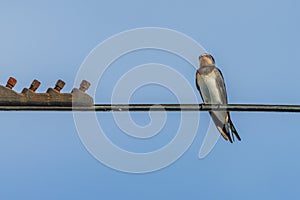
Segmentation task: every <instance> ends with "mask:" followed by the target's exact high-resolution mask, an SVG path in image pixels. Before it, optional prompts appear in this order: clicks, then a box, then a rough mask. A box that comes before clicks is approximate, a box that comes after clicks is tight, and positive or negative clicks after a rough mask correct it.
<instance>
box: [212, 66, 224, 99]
mask: <svg viewBox="0 0 300 200" xmlns="http://www.w3.org/2000/svg"><path fill="white" fill-rule="evenodd" d="M214 71H215V74H216V84H217V86H218V89H219V91H220V92H219V93H220V95H221V99H222V101H223V102H222V103H224V104H227V93H226V87H225V82H224V78H223V75H222V72H221V71H220V70H219V69H218V68H215V69H214Z"/></svg>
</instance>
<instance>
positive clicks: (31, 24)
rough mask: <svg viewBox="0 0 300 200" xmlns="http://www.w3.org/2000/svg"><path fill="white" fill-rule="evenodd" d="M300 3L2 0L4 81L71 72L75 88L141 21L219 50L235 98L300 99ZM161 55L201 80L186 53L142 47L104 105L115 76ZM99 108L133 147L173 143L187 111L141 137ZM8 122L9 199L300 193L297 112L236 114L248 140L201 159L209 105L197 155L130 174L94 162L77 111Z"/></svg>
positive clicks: (4, 173)
mask: <svg viewBox="0 0 300 200" xmlns="http://www.w3.org/2000/svg"><path fill="white" fill-rule="evenodd" d="M299 8H300V3H299V1H296V0H287V1H284V2H283V1H271V0H265V1H259V0H253V1H248V2H242V1H238V0H235V1H233V0H229V1H220V0H219V1H202V0H200V1H176V0H173V1H158V0H152V1H148V2H142V1H119V2H118V1H109V2H100V1H30V0H29V1H26V2H25V1H23V2H22V1H19V2H18V1H1V3H0V27H1V28H0V30H1V32H0V58H1V59H0V69H1V73H0V82H1V84H5V83H6V80H7V79H8V78H9V76H14V77H16V78H17V80H18V84H17V85H16V87H15V90H16V91H21V90H22V89H23V88H24V87H28V86H29V84H30V83H31V81H32V80H33V79H35V78H37V79H39V80H40V81H41V82H42V85H41V86H40V88H39V92H43V91H45V90H46V89H47V88H48V87H52V86H53V85H54V84H55V82H56V80H57V79H59V78H61V79H63V80H64V81H65V82H66V83H67V84H66V86H65V88H64V90H63V91H65V92H68V91H71V89H72V87H73V83H74V80H75V77H76V74H77V71H78V69H79V67H80V65H81V63H82V62H83V60H84V58H85V57H86V56H87V55H88V54H89V52H90V51H91V50H92V49H93V48H94V47H95V46H96V45H98V44H99V43H100V42H102V41H104V40H105V39H107V38H108V37H110V36H112V35H114V34H117V33H119V32H121V31H125V30H128V29H132V28H139V27H164V28H170V29H174V30H177V31H180V32H182V33H184V34H186V35H188V36H190V37H192V38H193V39H195V40H196V41H197V42H198V43H200V44H201V45H202V46H203V47H204V48H205V49H206V50H207V51H209V52H210V53H212V54H213V55H214V57H215V59H216V63H217V65H218V67H219V68H220V69H221V70H222V73H223V75H224V77H225V82H226V86H227V91H228V97H229V102H230V103H274V104H300V103H299V102H300V93H299V92H297V91H298V90H297V89H298V88H297V86H298V85H299V73H300V68H299V66H298V65H299V63H300V57H299V53H300V40H299V38H298V36H299V35H300V28H299V26H298V24H299V18H300V14H299ZM195 59H197V58H195ZM149 62H158V63H164V64H169V65H170V66H172V67H174V69H176V70H178V71H180V72H181V73H182V74H183V75H184V76H185V77H186V78H187V79H188V80H189V81H190V83H191V84H194V78H195V70H194V68H193V67H192V66H190V65H189V64H188V63H186V62H185V61H183V60H181V59H180V58H178V57H176V56H174V55H170V54H167V53H165V52H160V51H151V50H148V51H143V52H136V53H132V54H128V55H127V57H126V56H124V57H122V58H120V59H119V60H117V61H116V62H115V63H113V65H112V68H111V69H110V70H109V71H107V76H106V77H104V79H103V82H102V83H100V84H101V85H99V90H97V92H98V93H97V95H96V99H95V101H96V102H97V103H103V102H108V101H109V99H110V93H111V88H112V87H113V84H114V83H115V82H114V81H116V80H117V77H115V75H119V76H120V75H121V74H122V72H123V71H124V72H126V69H128V70H129V69H131V68H133V67H135V66H136V65H138V64H143V63H149ZM121 66H123V68H122V67H121ZM118 67H119V68H118ZM193 87H194V89H195V90H196V87H195V86H194V85H193ZM101 88H102V89H101ZM131 100H132V101H133V102H137V103H149V102H156V103H159V102H163V103H169V102H170V103H173V102H176V98H175V97H174V95H172V94H171V93H170V92H169V91H168V90H165V89H163V88H161V87H157V86H152V87H150V86H149V87H144V88H141V89H140V90H138V91H137V92H136V94H134V96H133V97H132V99H131ZM198 100H199V102H201V100H200V97H199V96H198ZM97 116H98V119H100V121H101V120H103V122H105V127H104V129H107V130H109V132H110V133H111V135H110V136H109V137H110V138H111V139H112V140H113V141H114V142H115V143H116V144H119V145H120V146H123V147H124V148H128V149H129V150H132V151H141V152H143V151H148V150H154V149H156V148H157V147H161V146H162V145H163V144H166V143H167V142H168V141H169V140H170V139H171V138H172V137H173V136H174V130H173V129H174V127H176V126H178V115H177V114H176V113H173V114H168V117H169V118H168V120H167V124H166V127H165V128H164V129H163V130H162V135H159V136H158V137H157V138H153V140H152V141H149V143H148V141H142V142H139V141H130V140H129V139H132V138H129V137H127V136H126V135H124V134H123V133H122V132H121V131H120V130H119V129H118V128H117V127H116V126H115V124H114V122H113V119H112V117H111V114H110V113H107V114H103V113H98V114H97ZM133 118H134V119H135V120H136V123H138V124H141V125H145V124H147V123H149V116H148V115H147V114H145V113H139V114H135V115H133ZM0 119H1V134H0V160H1V167H0V180H1V181H0V198H1V199H83V198H86V199H100V198H101V199H120V198H124V199H129V198H130V199H183V198H185V199H200V198H203V199H221V198H222V199H241V198H243V199H253V198H255V199H266V198H268V199H271V198H272V199H283V198H285V199H295V198H297V196H298V195H299V183H298V182H299V181H298V180H299V178H300V162H299V160H298V156H297V155H298V152H300V147H299V144H298V141H299V139H300V136H299V134H298V123H299V120H300V116H299V115H298V114H295V113H294V114H283V113H232V119H233V121H234V123H235V126H236V128H237V129H238V131H239V134H240V135H241V137H242V141H241V142H237V143H235V144H229V143H228V142H225V141H223V140H219V141H218V143H217V145H216V147H215V148H214V149H213V151H212V152H211V153H210V154H209V156H208V157H206V158H205V159H203V160H199V159H198V152H199V148H200V146H201V143H202V141H203V138H204V135H205V133H206V131H207V127H208V124H209V120H210V118H209V116H208V114H206V113H201V117H200V126H199V130H198V134H197V136H196V138H195V140H194V142H193V144H192V145H191V147H190V148H189V149H188V151H187V152H186V153H185V154H184V155H183V156H182V157H181V158H180V159H179V160H177V161H176V162H175V163H174V164H172V165H171V166H169V167H167V168H165V169H162V170H160V171H156V172H152V173H148V174H128V173H123V172H119V171H116V170H113V169H110V168H108V167H106V166H105V165H103V164H101V163H100V162H99V161H97V160H96V159H94V158H93V156H91V155H90V154H89V153H88V151H87V150H86V149H85V147H84V145H83V144H82V143H81V141H80V139H79V137H78V134H77V131H76V127H75V124H74V121H73V116H72V113H60V112H1V113H0ZM191 120H193V119H191ZM122 134H123V135H122ZM118 135H119V136H118Z"/></svg>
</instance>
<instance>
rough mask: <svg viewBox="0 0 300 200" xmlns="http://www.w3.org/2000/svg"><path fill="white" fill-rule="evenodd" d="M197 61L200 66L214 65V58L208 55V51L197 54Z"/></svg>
mask: <svg viewBox="0 0 300 200" xmlns="http://www.w3.org/2000/svg"><path fill="white" fill-rule="evenodd" d="M199 62H200V66H204V65H214V64H215V59H214V57H212V55H210V54H208V53H203V54H201V55H200V56H199Z"/></svg>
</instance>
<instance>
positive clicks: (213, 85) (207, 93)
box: [198, 76, 224, 104]
mask: <svg viewBox="0 0 300 200" xmlns="http://www.w3.org/2000/svg"><path fill="white" fill-rule="evenodd" d="M198 85H199V87H200V90H201V94H202V96H203V101H204V103H209V104H222V103H224V102H223V99H221V95H220V90H219V89H218V85H217V82H216V79H215V77H214V76H201V78H199V79H198Z"/></svg>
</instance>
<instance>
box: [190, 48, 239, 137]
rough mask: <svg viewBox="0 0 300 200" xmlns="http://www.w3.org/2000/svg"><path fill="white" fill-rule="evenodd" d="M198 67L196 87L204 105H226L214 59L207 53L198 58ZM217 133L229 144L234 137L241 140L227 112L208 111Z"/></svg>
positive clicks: (222, 81)
mask: <svg viewBox="0 0 300 200" xmlns="http://www.w3.org/2000/svg"><path fill="white" fill-rule="evenodd" d="M199 62H200V67H199V69H198V70H197V72H196V86H197V89H198V90H199V92H200V95H201V98H202V100H203V102H204V103H205V104H227V94H226V88H225V83H224V78H223V76H222V73H221V71H220V70H219V69H218V68H217V67H216V65H215V59H214V58H213V57H212V56H211V55H210V54H207V53H204V54H202V55H200V57H199ZM209 114H210V116H211V118H212V119H213V121H214V123H215V125H216V127H217V129H218V131H219V132H220V133H221V135H222V136H223V138H224V139H225V140H229V141H230V142H231V143H232V142H233V141H234V136H235V137H236V138H237V139H238V140H241V138H240V136H239V135H238V133H237V131H236V129H235V128H234V125H233V123H232V121H231V119H230V115H229V112H228V111H209Z"/></svg>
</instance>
